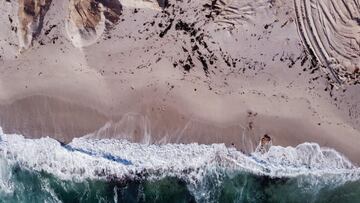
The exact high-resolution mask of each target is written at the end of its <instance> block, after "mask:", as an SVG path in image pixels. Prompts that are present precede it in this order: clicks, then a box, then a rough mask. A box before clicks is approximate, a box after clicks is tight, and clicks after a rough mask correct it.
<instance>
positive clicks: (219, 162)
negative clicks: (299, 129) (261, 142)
mask: <svg viewBox="0 0 360 203" xmlns="http://www.w3.org/2000/svg"><path fill="white" fill-rule="evenodd" d="M359 180H360V169H359V168H358V167H356V166H355V165H353V164H352V163H351V162H350V161H349V160H348V159H346V158H345V157H344V156H342V155H341V154H339V153H338V152H336V151H335V150H333V149H328V148H322V147H320V146H319V145H318V144H316V143H304V144H300V145H298V146H297V147H286V148H285V147H280V146H272V147H270V149H269V151H268V152H266V153H265V154H260V153H252V154H243V153H242V152H240V151H237V150H236V149H235V148H227V147H226V146H225V145H224V144H212V145H200V144H165V145H145V144H138V143H130V142H128V141H125V140H114V139H86V138H77V139H74V140H73V141H72V142H71V143H69V144H62V143H60V142H58V141H56V140H54V139H52V138H41V139H26V138H24V137H23V136H21V135H16V134H13V135H7V134H4V133H2V131H1V130H0V202H2V201H5V202H9V201H10V202H18V201H20V202H28V201H35V202H36V201H41V202H44V201H47V202H68V201H75V200H76V201H80V202H82V201H83V202H89V201H90V202H91V201H93V202H101V201H105V202H117V201H119V202H149V201H150V202H243V201H245V202H262V201H263V200H264V199H266V200H269V199H273V201H275V202H276V201H291V202H302V201H304V200H313V201H315V202H316V201H323V200H324V198H325V200H326V198H333V196H332V195H330V194H337V193H338V194H341V195H343V196H341V197H343V198H351V199H350V200H353V199H356V198H360V193H359V192H360V181H359ZM28 188H31V191H33V192H34V193H35V194H36V195H31V193H29V190H28ZM284 191H287V192H285V193H284ZM80 194H81V195H80ZM31 198H35V199H31ZM71 198H77V199H75V200H74V199H71ZM154 198H155V199H154ZM155 200H156V201H155ZM175 200H176V201H175ZM340 200H342V201H343V200H344V201H346V200H347V199H341V198H340Z"/></svg>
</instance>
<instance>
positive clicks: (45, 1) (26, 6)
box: [18, 0, 52, 50]
mask: <svg viewBox="0 0 360 203" xmlns="http://www.w3.org/2000/svg"><path fill="white" fill-rule="evenodd" d="M51 1H52V0H19V10H18V17H19V25H18V30H19V33H18V35H19V41H20V49H21V50H22V49H27V48H28V47H29V46H30V45H31V43H32V40H33V38H35V37H36V36H37V35H38V34H39V33H40V31H41V29H42V26H43V21H44V16H45V14H46V12H47V11H48V10H49V8H50V4H51Z"/></svg>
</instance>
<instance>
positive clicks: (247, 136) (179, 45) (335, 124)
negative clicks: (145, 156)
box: [0, 0, 360, 164]
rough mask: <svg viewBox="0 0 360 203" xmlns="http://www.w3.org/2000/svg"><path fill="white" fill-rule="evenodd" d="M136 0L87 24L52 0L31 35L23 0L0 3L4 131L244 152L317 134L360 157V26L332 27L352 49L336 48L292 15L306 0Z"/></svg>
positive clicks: (62, 3)
mask: <svg viewBox="0 0 360 203" xmlns="http://www.w3.org/2000/svg"><path fill="white" fill-rule="evenodd" d="M299 1H300V0H295V2H299ZM19 2H20V3H21V1H19ZM74 2H75V4H76V1H74ZM134 2H135V3H129V2H126V1H124V3H123V4H122V6H121V14H120V13H119V12H117V11H119V10H116V9H109V8H113V7H107V6H109V5H105V4H101V5H102V6H101V8H99V11H98V12H99V15H98V16H95V17H96V18H95V17H94V19H95V20H89V22H86V23H84V22H82V24H81V25H84V26H83V27H81V28H80V27H79V25H77V24H76V22H77V21H76V20H72V19H78V18H75V17H74V18H71V17H69V9H68V8H69V3H68V2H67V1H52V2H51V1H49V8H48V10H46V12H45V11H44V12H39V13H40V14H39V15H40V16H41V15H44V19H43V22H42V25H41V26H40V27H41V29H40V32H39V33H38V34H36V35H33V34H31V32H30V31H29V30H28V31H27V32H26V33H27V34H25V35H27V38H26V40H24V37H22V36H24V33H21V32H22V31H21V29H20V27H22V29H27V28H26V26H20V24H21V22H22V21H21V18H19V17H18V12H19V11H18V2H14V1H11V2H7V1H2V2H0V13H1V15H0V27H1V31H0V126H1V127H2V128H3V130H4V132H5V133H17V134H22V135H24V136H26V137H28V138H39V137H46V136H49V137H53V138H55V139H57V140H59V141H61V142H66V143H67V142H70V141H71V140H72V139H73V138H75V137H81V136H88V137H93V138H118V139H127V140H130V141H134V142H140V143H156V144H163V143H192V142H198V143H204V144H211V143H225V144H226V145H228V146H235V147H236V148H237V149H239V150H242V151H245V152H247V153H249V152H252V151H254V149H255V148H256V146H257V145H258V143H259V140H260V139H261V137H262V136H263V135H264V134H268V135H269V136H270V137H271V138H272V140H273V141H272V142H273V144H274V145H281V146H296V145H298V144H301V143H304V142H316V143H318V144H319V145H320V146H323V147H330V148H334V149H336V150H337V151H339V152H340V153H343V154H344V155H345V156H346V157H348V158H349V159H350V160H351V161H352V162H354V163H356V164H359V163H360V150H359V146H360V94H359V92H360V86H359V84H358V83H359V77H358V70H359V58H360V55H359V50H360V49H359V36H360V35H357V34H359V25H356V23H354V24H351V25H352V26H353V29H354V30H351V29H350V28H351V27H350V28H349V27H348V30H345V31H346V33H345V34H343V35H341V36H345V37H348V38H350V37H351V36H353V38H354V39H353V41H351V43H352V44H353V46H350V45H349V47H351V49H350V48H349V49H347V48H346V46H347V44H345V45H344V44H341V43H339V42H337V41H336V40H341V38H339V37H334V39H335V41H336V42H335V43H336V45H337V48H338V50H346V51H347V52H348V53H350V52H351V53H353V56H351V57H347V56H348V55H346V56H341V57H340V56H338V55H337V54H336V53H339V52H337V51H334V50H332V48H333V47H334V46H330V45H327V44H323V45H322V46H320V45H319V43H316V42H315V41H314V40H320V41H321V40H322V41H324V40H323V37H324V36H323V37H321V36H322V35H323V34H321V33H320V34H318V35H316V36H320V37H316V36H315V35H314V36H310V34H309V32H308V31H309V30H310V28H308V27H307V26H308V24H307V23H306V22H303V21H301V22H297V21H299V20H297V19H299V18H298V16H299V14H297V12H301V11H298V10H296V9H299V8H300V10H301V8H303V7H304V6H303V7H301V6H302V4H303V2H302V3H300V6H298V7H296V3H295V4H294V1H276V2H275V1H274V2H267V1H261V0H256V1H253V0H252V1H247V0H243V1H220V3H218V4H219V5H217V6H214V5H211V2H210V3H209V2H206V1H199V2H190V3H188V4H187V3H185V2H176V3H172V2H171V1H169V4H170V5H168V7H167V8H165V10H163V7H164V5H163V3H164V2H162V3H161V4H160V5H159V4H158V2H157V1H154V2H153V3H143V2H142V1H140V0H139V1H134ZM150 2H151V1H150ZM304 2H305V3H304V5H305V7H306V1H304ZM354 2H356V1H354ZM357 2H358V1H357ZM232 3H235V4H236V8H237V9H235V10H232V9H233V8H234V6H233V5H232ZM120 4H121V1H120ZM116 5H117V4H116ZM351 5H353V4H351ZM117 6H119V5H117ZM185 6H187V7H186V8H187V9H184V8H185ZM218 7H219V8H223V9H220V10H217V8H218ZM350 7H351V6H350ZM119 8H120V7H119ZM43 9H44V8H43ZM357 9H358V10H356V9H355V11H353V15H354V16H356V15H357V16H358V17H359V8H357ZM85 10H86V9H85ZM350 10H351V9H350ZM42 11H43V10H42ZM106 12H109V13H106ZM218 12H219V13H218ZM209 15H210V17H209ZM212 15H214V16H212ZM344 15H345V14H344ZM109 16H111V17H109ZM110 19H112V20H110ZM314 19H315V20H316V16H315V17H314ZM90 21H91V23H90ZM330 22H331V23H334V22H333V21H330ZM101 23H103V24H101ZM85 24H86V26H85ZM299 24H300V25H302V26H304V27H307V28H308V29H307V30H306V31H302V29H301V27H299ZM54 25H55V26H54ZM311 25H312V24H311ZM89 26H95V27H94V28H93V29H90V28H88V27H89ZM315 26H316V25H315ZM16 28H17V29H16ZM81 29H83V31H82V32H80V31H79V30H81ZM14 30H16V31H14ZM89 30H90V31H89ZM349 30H350V31H351V32H350V31H349ZM345 31H344V32H345ZM29 32H30V34H31V35H32V36H34V37H32V36H31V37H29V34H28V33H29ZM84 32H89V33H88V34H86V36H87V37H84V36H83V34H84ZM19 33H20V34H19ZM79 33H80V34H79ZM303 33H306V35H302V34H303ZM348 38H346V39H348ZM306 40H310V41H311V40H312V41H311V42H313V44H311V43H310V44H308V46H307V45H306V42H307V41H306ZM356 40H357V41H356ZM315 45H317V46H319V47H325V48H321V49H320V48H319V47H315ZM309 46H310V48H309ZM311 47H313V48H311ZM344 47H345V48H344ZM312 49H314V50H316V51H315V53H313V52H311V51H309V50H312ZM354 50H355V51H354ZM356 51H357V52H356ZM324 53H325V54H324ZM320 55H321V56H320ZM328 58H331V60H335V59H339V61H340V62H336V64H337V66H336V67H338V68H337V69H336V68H334V69H329V68H328V66H329V63H328V60H330V59H328ZM333 58H335V59H333ZM333 63H335V62H333ZM342 64H345V65H342ZM334 70H335V73H332V71H334ZM337 76H339V77H337Z"/></svg>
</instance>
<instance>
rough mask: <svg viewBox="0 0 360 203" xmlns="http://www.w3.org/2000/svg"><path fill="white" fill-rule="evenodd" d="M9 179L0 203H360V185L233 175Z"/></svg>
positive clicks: (17, 173)
mask: <svg viewBox="0 0 360 203" xmlns="http://www.w3.org/2000/svg"><path fill="white" fill-rule="evenodd" d="M11 173H12V175H11V178H10V180H9V181H8V182H9V183H10V184H12V185H13V186H14V188H13V190H12V192H10V193H5V192H4V188H1V189H0V202H4V203H5V202H6V203H7V202H10V203H11V202H58V201H59V202H90V203H91V202H159V203H160V202H164V203H183V202H326V203H331V202H336V203H342V202H360V181H355V182H347V183H345V184H341V185H338V186H333V185H331V184H329V185H326V184H317V183H314V184H311V183H310V182H306V181H304V177H298V178H276V179H274V178H269V177H266V176H257V175H253V174H250V173H244V172H238V173H235V174H234V173H233V174H231V175H228V174H225V173H224V174H222V175H220V176H219V175H216V176H215V175H213V176H212V175H208V176H206V178H205V179H204V180H203V181H202V182H201V183H199V184H197V186H194V185H192V186H191V185H188V184H187V183H186V182H184V181H182V180H180V179H177V178H174V177H167V178H162V179H160V180H151V181H150V180H137V181H130V180H129V181H99V180H86V181H82V182H73V181H64V180H60V179H58V178H55V177H54V176H53V175H49V174H46V173H39V172H33V171H28V170H24V169H22V168H19V167H13V168H12V169H11Z"/></svg>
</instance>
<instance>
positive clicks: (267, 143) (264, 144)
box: [255, 134, 272, 154]
mask: <svg viewBox="0 0 360 203" xmlns="http://www.w3.org/2000/svg"><path fill="white" fill-rule="evenodd" d="M271 145H272V141H271V137H270V136H269V135H267V134H265V135H264V136H263V137H262V138H261V140H260V143H259V145H258V146H257V148H256V150H255V152H257V153H261V154H264V153H266V152H267V151H269V149H270V147H271Z"/></svg>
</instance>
